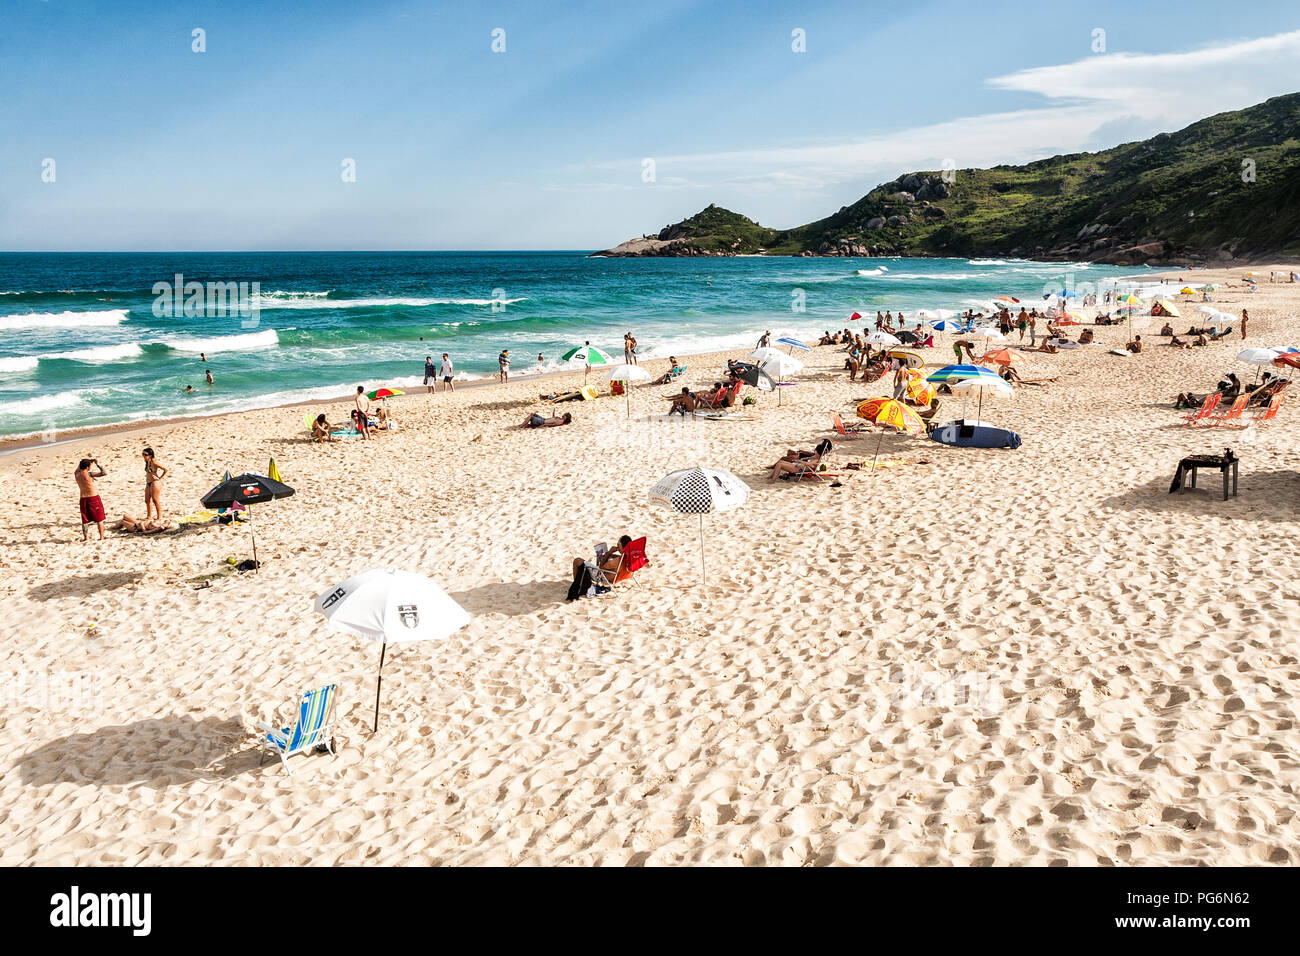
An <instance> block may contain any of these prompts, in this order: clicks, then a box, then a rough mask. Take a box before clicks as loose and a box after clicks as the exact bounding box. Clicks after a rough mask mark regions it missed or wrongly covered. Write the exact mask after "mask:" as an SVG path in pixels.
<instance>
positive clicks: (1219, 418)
mask: <svg viewBox="0 0 1300 956" xmlns="http://www.w3.org/2000/svg"><path fill="white" fill-rule="evenodd" d="M1249 400H1250V396H1249V395H1238V396H1237V400H1236V401H1234V402H1233V403H1232V407H1231V408H1229V409H1228V410H1227V411H1226V412H1224V413H1223V414H1222V415H1211V416H1210V417H1209V418H1208V419H1207V422H1208V423H1209V424H1211V425H1223V424H1225V423H1227V422H1231V421H1236V420H1237V419H1238V418H1240V417H1241V413H1242V412H1244V411H1245V410H1246V402H1247V401H1249Z"/></svg>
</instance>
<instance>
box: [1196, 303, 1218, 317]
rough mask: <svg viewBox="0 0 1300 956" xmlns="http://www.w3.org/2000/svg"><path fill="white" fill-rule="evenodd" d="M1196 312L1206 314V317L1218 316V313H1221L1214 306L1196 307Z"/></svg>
mask: <svg viewBox="0 0 1300 956" xmlns="http://www.w3.org/2000/svg"><path fill="white" fill-rule="evenodd" d="M1196 311H1197V312H1204V313H1205V314H1206V315H1216V314H1218V311H1219V310H1218V309H1216V308H1215V307H1214V306H1212V305H1198V306H1197V307H1196Z"/></svg>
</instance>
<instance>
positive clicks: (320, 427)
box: [311, 415, 334, 442]
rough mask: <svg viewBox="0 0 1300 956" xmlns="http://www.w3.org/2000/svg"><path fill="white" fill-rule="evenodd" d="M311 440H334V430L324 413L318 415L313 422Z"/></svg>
mask: <svg viewBox="0 0 1300 956" xmlns="http://www.w3.org/2000/svg"><path fill="white" fill-rule="evenodd" d="M311 440H312V441H314V442H323V441H333V440H334V430H333V429H332V428H330V423H329V421H328V420H327V419H326V418H325V416H324V415H317V416H316V420H315V421H314V422H312V423H311Z"/></svg>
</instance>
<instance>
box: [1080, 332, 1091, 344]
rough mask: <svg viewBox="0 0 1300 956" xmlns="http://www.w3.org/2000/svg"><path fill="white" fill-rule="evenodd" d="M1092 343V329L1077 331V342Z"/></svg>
mask: <svg viewBox="0 0 1300 956" xmlns="http://www.w3.org/2000/svg"><path fill="white" fill-rule="evenodd" d="M1091 343H1092V329H1084V330H1083V331H1082V332H1080V333H1079V344H1080V345H1089V344H1091Z"/></svg>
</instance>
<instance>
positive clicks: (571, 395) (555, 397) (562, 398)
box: [538, 391, 583, 402]
mask: <svg viewBox="0 0 1300 956" xmlns="http://www.w3.org/2000/svg"><path fill="white" fill-rule="evenodd" d="M538 398H540V399H541V400H542V401H544V402H580V401H582V400H583V395H582V392H580V391H573V392H552V393H551V394H549V395H539V396H538Z"/></svg>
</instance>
